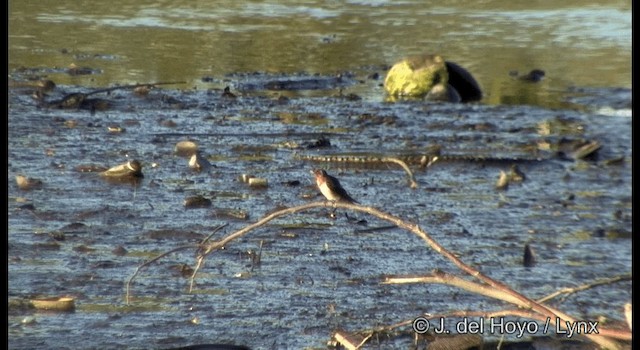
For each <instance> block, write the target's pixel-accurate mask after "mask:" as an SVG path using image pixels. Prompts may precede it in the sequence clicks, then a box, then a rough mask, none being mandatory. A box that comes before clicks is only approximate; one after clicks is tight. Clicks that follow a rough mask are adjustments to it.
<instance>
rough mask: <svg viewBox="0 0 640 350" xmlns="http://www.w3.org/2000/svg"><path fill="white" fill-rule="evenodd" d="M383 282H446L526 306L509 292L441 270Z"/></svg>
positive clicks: (388, 279) (390, 278) (393, 278)
mask: <svg viewBox="0 0 640 350" xmlns="http://www.w3.org/2000/svg"><path fill="white" fill-rule="evenodd" d="M382 283H383V284H405V283H440V284H447V285H451V286H454V287H458V288H461V289H465V290H468V291H470V292H472V293H476V294H481V295H484V296H487V297H490V298H493V299H499V300H503V301H506V302H508V303H511V304H515V305H518V306H522V307H526V305H524V304H523V303H522V302H521V301H520V299H518V298H515V297H513V295H511V294H509V293H504V292H503V291H502V290H500V289H495V288H493V287H490V286H488V285H486V284H480V283H475V282H471V281H467V280H465V279H463V278H460V277H458V276H455V275H451V274H448V273H445V272H442V271H434V272H433V275H432V276H419V277H387V278H385V280H384V281H383V282H382Z"/></svg>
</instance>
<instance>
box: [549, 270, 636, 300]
mask: <svg viewBox="0 0 640 350" xmlns="http://www.w3.org/2000/svg"><path fill="white" fill-rule="evenodd" d="M621 281H631V274H625V275H620V276H616V277H612V278H607V279H604V280H600V281H595V282H591V283H587V284H583V285H581V286H578V287H569V288H564V289H560V290H558V291H556V292H553V293H551V294H549V295H547V296H545V297H543V298H540V299H538V300H537V302H539V303H544V302H545V301H549V300H551V299H553V298H555V297H557V296H558V295H561V294H573V293H576V292H579V291H583V290H586V289H590V288H594V287H597V286H601V285H605V284H611V283H616V282H621Z"/></svg>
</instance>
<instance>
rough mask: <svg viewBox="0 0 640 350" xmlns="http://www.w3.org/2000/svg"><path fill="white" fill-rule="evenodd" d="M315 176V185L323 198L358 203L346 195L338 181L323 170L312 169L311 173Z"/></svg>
mask: <svg viewBox="0 0 640 350" xmlns="http://www.w3.org/2000/svg"><path fill="white" fill-rule="evenodd" d="M311 173H312V174H314V175H315V176H316V185H318V189H319V190H320V192H321V193H322V195H323V196H325V198H327V199H328V200H330V201H336V202H346V203H358V202H357V201H356V200H355V199H353V198H351V196H350V195H349V194H348V193H347V191H346V190H345V189H344V188H343V187H342V185H340V181H338V179H336V178H335V177H333V176H331V175H329V174H327V172H326V171H324V170H323V169H314V170H312V171H311Z"/></svg>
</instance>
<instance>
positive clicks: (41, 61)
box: [9, 1, 631, 108]
mask: <svg viewBox="0 0 640 350" xmlns="http://www.w3.org/2000/svg"><path fill="white" fill-rule="evenodd" d="M421 53H437V54H440V55H442V56H443V57H445V58H446V59H447V60H450V61H453V62H457V63H458V64H460V65H462V66H463V67H465V68H467V69H468V70H469V71H470V72H471V73H472V74H473V75H474V76H476V78H477V80H478V81H479V83H480V85H481V86H482V87H483V90H484V91H485V98H484V100H483V102H484V103H487V104H509V105H513V104H516V105H519V104H526V105H537V106H544V107H552V108H558V107H562V108H570V107H572V104H570V103H567V102H566V101H565V99H566V97H567V96H566V91H567V89H569V88H571V87H575V86H578V87H598V88H604V87H620V88H631V2H630V1H590V2H584V1H565V2H563V3H562V4H559V3H558V2H556V1H537V2H535V3H526V4H524V3H513V2H511V1H484V2H478V3H474V4H471V5H470V4H469V3H468V2H463V1H449V2H447V4H441V5H433V6H426V5H425V4H423V3H422V2H415V1H403V2H398V1H376V2H361V1H348V2H346V3H332V2H323V1H305V2H284V3H283V2H279V1H261V2H240V3H238V2H234V1H217V2H216V3H215V4H211V3H208V2H203V1H170V2H167V1H165V2H157V1H136V2H129V1H116V2H115V3H112V2H109V3H104V2H103V3H91V4H78V3H77V2H75V1H59V2H56V3H55V4H51V3H47V4H40V3H30V2H14V3H11V4H10V6H9V70H10V72H11V71H14V70H15V69H17V68H19V67H24V68H28V69H33V68H43V69H44V71H43V72H39V71H37V72H35V73H36V74H44V75H47V76H49V77H50V78H52V79H53V80H55V81H56V82H59V83H62V84H73V85H82V86H94V87H103V86H111V85H114V84H116V83H118V84H128V83H146V82H154V81H186V82H187V83H186V84H185V85H183V86H181V87H185V88H191V87H198V88H201V89H207V88H211V87H217V88H221V87H224V86H225V85H228V84H230V83H232V81H231V82H230V81H225V75H227V74H230V73H237V72H247V73H250V72H274V73H298V72H307V73H310V74H316V73H317V74H323V75H332V74H338V73H343V72H352V73H355V74H357V75H358V76H359V77H360V78H361V79H365V78H366V77H367V76H368V75H369V74H371V73H372V72H377V73H379V74H380V75H381V76H383V77H384V73H385V68H386V67H388V66H389V65H391V64H393V63H394V62H395V61H397V60H398V59H400V58H402V57H404V56H407V55H413V54H421ZM70 64H75V65H77V66H80V67H89V68H92V69H95V70H96V71H97V72H98V74H92V75H88V76H86V75H80V76H77V75H76V76H69V75H68V74H66V73H65V72H66V70H67V67H68V66H69V65H70ZM53 67H55V69H51V68H53ZM532 69H541V70H544V71H545V72H546V76H545V79H543V81H542V82H541V83H539V84H523V83H522V82H521V81H519V80H517V79H514V77H513V76H512V75H511V74H510V73H513V72H518V73H519V74H521V75H522V74H525V73H527V72H529V71H531V70H532ZM202 78H212V81H207V82H203V81H202ZM347 92H355V93H358V94H360V95H362V96H363V97H365V98H367V99H371V100H378V101H379V100H381V99H382V97H383V94H382V93H381V89H380V88H379V87H378V88H377V89H372V88H371V87H370V86H361V85H356V86H353V87H351V88H350V89H349V90H348V91H347Z"/></svg>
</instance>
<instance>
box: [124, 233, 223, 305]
mask: <svg viewBox="0 0 640 350" xmlns="http://www.w3.org/2000/svg"><path fill="white" fill-rule="evenodd" d="M226 226H227V224H222V225H219V226H217V227H216V228H214V229H213V232H211V234H209V235H208V236H207V237H205V239H203V240H202V241H201V242H200V244H197V245H196V244H190V245H183V246H180V247H177V248H174V249H171V250H170V251H168V252H165V253H162V254H160V255H158V256H156V257H155V258H153V259H151V260H149V261H146V262H144V263H143V264H142V265H140V266H138V268H137V269H136V272H135V273H134V274H133V276H131V277H129V280H128V281H127V295H126V303H127V305H129V297H130V290H131V283H132V282H133V279H134V278H136V276H137V275H138V273H139V272H140V271H141V270H142V269H143V268H145V267H147V266H149V265H151V264H153V263H154V262H156V261H158V260H160V259H162V258H164V257H165V256H167V255H169V254H173V253H175V252H178V251H181V250H185V249H189V248H195V249H197V248H202V247H203V246H204V244H205V243H207V242H208V241H209V239H210V238H211V237H212V236H213V235H214V234H215V233H216V232H218V231H220V230H222V229H223V228H224V227H226ZM203 260H204V257H202V255H200V256H199V257H198V265H197V266H196V268H195V269H194V271H193V274H192V275H191V288H193V279H194V276H195V275H196V272H197V271H198V269H199V268H200V264H201V263H202V261H203Z"/></svg>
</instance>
